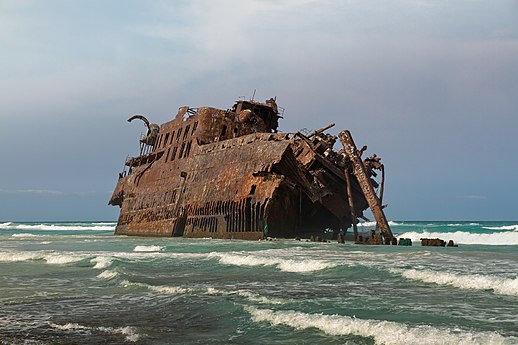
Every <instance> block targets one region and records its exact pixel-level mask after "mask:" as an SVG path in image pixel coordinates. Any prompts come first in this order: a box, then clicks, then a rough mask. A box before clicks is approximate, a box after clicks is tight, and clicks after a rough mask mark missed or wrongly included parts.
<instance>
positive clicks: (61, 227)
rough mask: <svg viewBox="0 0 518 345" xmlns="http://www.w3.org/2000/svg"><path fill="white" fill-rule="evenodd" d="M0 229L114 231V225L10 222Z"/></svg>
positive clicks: (2, 224)
mask: <svg viewBox="0 0 518 345" xmlns="http://www.w3.org/2000/svg"><path fill="white" fill-rule="evenodd" d="M0 229H10V230H53V231H67V230H104V231H106V230H115V225H106V224H104V225H102V224H98V223H94V224H92V225H78V224H70V225H55V224H23V223H21V224H14V223H12V222H7V223H0Z"/></svg>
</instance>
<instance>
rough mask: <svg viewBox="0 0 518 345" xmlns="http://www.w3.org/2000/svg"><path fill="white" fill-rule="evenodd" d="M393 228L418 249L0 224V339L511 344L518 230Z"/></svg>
mask: <svg viewBox="0 0 518 345" xmlns="http://www.w3.org/2000/svg"><path fill="white" fill-rule="evenodd" d="M390 224H391V227H392V230H393V232H395V233H398V234H399V236H401V237H405V238H411V239H412V240H413V242H414V245H413V246H411V247H403V246H367V245H355V244H352V243H346V244H339V243H336V242H329V243H314V242H306V241H304V240H302V241H296V240H272V241H268V240H265V241H240V240H214V239H184V238H142V237H125V236H114V235H113V231H114V227H115V223H112V222H62V223H60V222H53V223H49V222H36V223H16V222H4V223H0V344H518V222H412V221H396V222H391V223H390ZM372 226H373V224H368V223H367V224H364V225H362V226H361V227H360V229H363V230H365V231H366V230H368V229H370V228H371V227H372ZM421 237H440V238H442V239H445V240H449V239H453V240H454V241H455V242H456V243H458V244H459V247H422V246H421V245H420V243H419V239H420V238H421Z"/></svg>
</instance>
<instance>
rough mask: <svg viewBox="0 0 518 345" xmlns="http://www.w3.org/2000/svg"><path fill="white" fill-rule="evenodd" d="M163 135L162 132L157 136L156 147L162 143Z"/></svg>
mask: <svg viewBox="0 0 518 345" xmlns="http://www.w3.org/2000/svg"><path fill="white" fill-rule="evenodd" d="M163 136H164V135H163V134H160V136H159V137H158V140H157V143H158V145H157V146H156V147H160V145H162V137H163Z"/></svg>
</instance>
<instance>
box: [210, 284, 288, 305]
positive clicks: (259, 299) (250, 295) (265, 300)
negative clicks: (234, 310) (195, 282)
mask: <svg viewBox="0 0 518 345" xmlns="http://www.w3.org/2000/svg"><path fill="white" fill-rule="evenodd" d="M205 293H206V294H207V295H216V296H231V295H238V296H241V297H245V298H246V299H247V300H249V301H250V302H255V303H259V304H284V303H285V301H283V300H281V299H279V298H274V297H266V296H261V295H259V294H256V293H254V292H251V291H248V290H231V291H226V290H220V289H216V288H213V287H209V288H207V290H206V292H205Z"/></svg>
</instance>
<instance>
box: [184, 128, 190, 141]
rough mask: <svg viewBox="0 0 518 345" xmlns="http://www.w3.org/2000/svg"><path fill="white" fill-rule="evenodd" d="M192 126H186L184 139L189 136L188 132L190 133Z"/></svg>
mask: <svg viewBox="0 0 518 345" xmlns="http://www.w3.org/2000/svg"><path fill="white" fill-rule="evenodd" d="M190 128H191V125H187V127H185V132H184V133H183V140H185V138H187V134H189V129H190Z"/></svg>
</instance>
